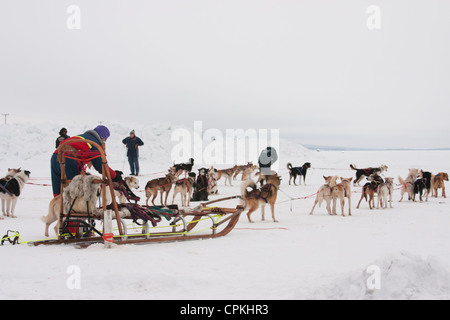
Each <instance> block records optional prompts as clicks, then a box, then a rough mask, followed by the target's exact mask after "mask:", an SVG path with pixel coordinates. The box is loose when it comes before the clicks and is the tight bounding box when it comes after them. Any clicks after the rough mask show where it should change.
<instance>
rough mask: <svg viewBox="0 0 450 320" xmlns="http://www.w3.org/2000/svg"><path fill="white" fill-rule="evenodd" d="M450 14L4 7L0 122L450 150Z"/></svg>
mask: <svg viewBox="0 0 450 320" xmlns="http://www.w3.org/2000/svg"><path fill="white" fill-rule="evenodd" d="M70 5H77V6H78V7H79V8H80V26H81V29H79V30H70V29H68V27H67V20H68V19H70V18H71V14H68V13H67V12H66V10H67V8H68V7H69V6H70ZM369 5H377V6H378V7H379V8H380V18H381V20H380V23H381V24H380V26H381V29H380V30H369V29H368V27H367V24H366V23H367V19H368V18H370V16H371V15H370V14H368V13H367V12H366V10H367V8H368V7H369ZM449 12H450V1H444V0H442V1H438V0H420V1H417V0H416V1H414V0H408V1H406V0H403V1H400V0H390V1H379V0H371V1H364V0H352V1H350V0H340V1H336V0H314V1H313V0H309V1H300V0H270V1H268V0H251V1H250V0H221V1H213V0H164V1H161V0H158V1H150V0H146V1H144V0H139V1H138V0H131V1H130V0H127V1H125V0H121V1H118V0H107V1H106V0H96V1H92V0H89V1H88V0H71V1H65V0H47V1H44V0H22V1H18V0H1V2H0V58H1V59H0V111H1V113H6V112H8V113H10V114H11V119H12V121H13V120H14V118H16V119H17V118H21V117H33V118H36V119H38V118H43V119H46V118H51V119H55V118H62V119H64V118H68V117H74V118H81V117H89V118H98V119H99V120H121V119H126V120H127V121H136V123H142V122H146V123H153V122H171V123H174V124H182V125H187V126H190V127H192V126H193V122H194V120H202V121H203V127H204V128H205V129H206V128H219V129H222V130H224V129H225V128H240V127H242V128H269V129H270V128H279V129H280V133H281V136H282V137H288V138H292V139H293V140H295V141H297V142H299V143H305V144H321V145H339V146H348V147H386V148H390V147H417V148H432V147H450V143H449V133H450V131H449V129H448V119H449V115H450V108H449V106H450V58H449V57H450V45H449V39H450V19H449V18H448V16H449Z"/></svg>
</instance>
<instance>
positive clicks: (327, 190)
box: [309, 176, 339, 215]
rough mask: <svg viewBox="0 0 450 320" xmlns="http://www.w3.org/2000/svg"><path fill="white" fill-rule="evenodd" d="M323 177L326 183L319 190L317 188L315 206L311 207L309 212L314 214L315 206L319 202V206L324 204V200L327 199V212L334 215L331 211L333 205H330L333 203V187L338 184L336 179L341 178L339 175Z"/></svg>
mask: <svg viewBox="0 0 450 320" xmlns="http://www.w3.org/2000/svg"><path fill="white" fill-rule="evenodd" d="M323 178H324V179H325V184H324V185H322V186H321V187H320V188H319V190H317V193H316V201H314V206H313V207H312V209H311V212H310V213H309V214H313V212H314V208H315V207H316V205H317V204H319V207H320V206H321V205H322V202H323V201H324V200H325V202H326V203H327V212H328V214H329V215H332V213H331V207H330V203H331V199H332V196H331V191H332V189H333V187H335V186H336V184H337V183H336V181H337V179H338V178H339V177H338V176H328V177H325V176H323Z"/></svg>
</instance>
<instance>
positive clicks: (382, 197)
mask: <svg viewBox="0 0 450 320" xmlns="http://www.w3.org/2000/svg"><path fill="white" fill-rule="evenodd" d="M393 190H394V178H390V177H389V178H386V179H385V182H384V183H382V184H380V185H379V187H378V204H377V209H379V208H380V206H381V208H383V209H386V208H387V203H388V202H389V206H390V207H391V208H392V191H393ZM388 196H389V200H388Z"/></svg>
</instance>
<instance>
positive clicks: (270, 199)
mask: <svg viewBox="0 0 450 320" xmlns="http://www.w3.org/2000/svg"><path fill="white" fill-rule="evenodd" d="M280 183H281V177H280V176H279V175H278V174H274V175H271V176H269V177H268V178H267V184H265V185H263V186H262V187H261V188H260V189H257V188H256V183H255V182H254V181H252V180H247V181H245V182H243V183H242V185H241V195H242V197H243V198H245V199H246V201H247V208H248V212H247V218H248V221H249V222H250V223H252V222H253V221H252V219H251V218H250V215H251V214H252V213H253V212H254V211H255V210H257V209H258V208H259V207H261V214H262V219H261V220H262V221H264V219H265V217H264V207H265V205H266V204H269V205H270V209H271V211H272V220H273V222H278V220H277V219H275V202H276V201H277V195H278V188H279V187H280ZM249 187H251V188H252V190H251V191H248V190H247V188H249Z"/></svg>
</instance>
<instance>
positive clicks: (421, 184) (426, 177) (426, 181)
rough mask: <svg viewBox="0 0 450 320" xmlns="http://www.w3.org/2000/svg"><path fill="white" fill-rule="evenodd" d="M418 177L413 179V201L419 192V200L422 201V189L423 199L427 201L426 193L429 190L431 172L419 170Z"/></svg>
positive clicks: (427, 193) (428, 192)
mask: <svg viewBox="0 0 450 320" xmlns="http://www.w3.org/2000/svg"><path fill="white" fill-rule="evenodd" d="M419 177H420V178H419V179H417V180H416V181H414V193H413V201H416V194H417V193H418V194H419V197H420V202H422V201H423V200H422V194H423V191H425V192H426V194H425V201H428V195H429V194H430V191H431V172H427V171H423V170H420V171H419Z"/></svg>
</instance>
